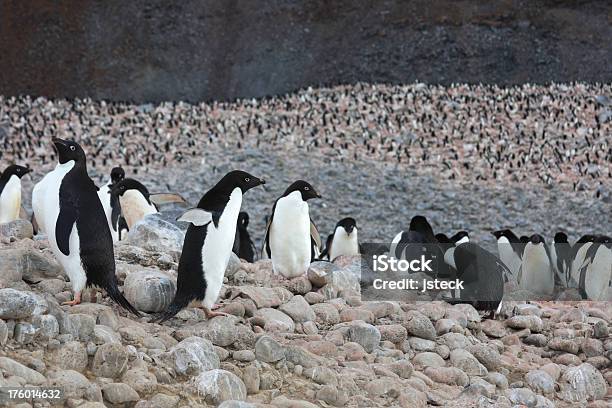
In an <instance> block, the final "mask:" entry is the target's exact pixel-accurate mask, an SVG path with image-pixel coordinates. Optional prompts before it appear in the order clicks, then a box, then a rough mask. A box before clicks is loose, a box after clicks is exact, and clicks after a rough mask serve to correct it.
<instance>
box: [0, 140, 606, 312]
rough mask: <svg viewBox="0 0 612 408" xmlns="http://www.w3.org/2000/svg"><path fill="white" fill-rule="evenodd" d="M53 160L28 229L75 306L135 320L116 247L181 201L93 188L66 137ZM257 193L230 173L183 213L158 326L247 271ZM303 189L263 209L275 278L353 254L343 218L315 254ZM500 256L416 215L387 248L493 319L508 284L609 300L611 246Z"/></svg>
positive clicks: (316, 239) (113, 179)
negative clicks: (33, 229) (109, 307)
mask: <svg viewBox="0 0 612 408" xmlns="http://www.w3.org/2000/svg"><path fill="white" fill-rule="evenodd" d="M52 142H53V147H54V149H55V151H56V155H57V159H58V163H57V165H56V167H55V169H53V170H52V171H51V172H49V173H48V174H46V175H45V176H44V177H43V178H42V180H40V181H39V182H38V183H37V184H36V185H35V186H34V189H33V192H32V209H33V216H32V220H33V224H35V225H37V232H38V233H44V234H46V235H47V238H48V240H49V245H50V247H51V249H52V252H53V254H54V256H55V257H56V258H57V260H58V261H59V263H60V264H61V265H62V267H63V269H64V271H65V273H66V275H67V276H68V278H69V279H70V282H71V285H72V289H73V292H74V299H73V300H72V301H70V302H67V304H68V305H75V304H78V303H80V302H81V296H82V292H83V290H85V288H87V287H97V288H100V289H103V290H105V291H106V293H107V294H108V296H109V297H110V298H111V299H113V300H114V301H115V302H116V303H118V304H119V305H121V306H122V307H123V308H125V309H126V310H128V311H129V312H131V313H132V314H134V315H136V316H140V312H139V311H137V310H136V309H135V308H134V307H133V306H132V305H131V304H130V303H129V302H128V301H127V300H126V299H125V297H124V296H123V294H122V293H121V292H120V290H119V288H118V282H117V278H116V276H115V258H114V249H113V244H114V243H115V242H117V241H119V240H121V239H122V238H123V231H129V230H130V229H131V228H132V227H133V226H134V225H135V224H136V223H138V222H140V221H141V220H143V219H144V218H145V217H146V216H148V215H150V214H155V213H157V212H158V207H157V206H156V200H155V199H154V197H157V202H158V203H168V202H180V203H183V204H184V203H185V200H184V199H183V198H182V197H181V196H180V195H178V194H173V193H160V194H150V193H149V191H148V190H147V188H146V187H145V186H144V185H143V184H142V183H140V182H139V181H137V180H135V179H133V178H126V175H125V171H124V170H123V169H122V168H120V167H115V168H113V169H112V171H111V173H110V180H109V181H108V182H107V183H106V184H104V185H103V186H102V187H100V188H98V187H97V186H96V184H95V183H94V181H93V180H92V179H91V178H90V177H89V174H88V169H87V158H86V155H85V152H84V150H83V148H82V147H81V145H79V144H78V143H76V142H75V141H73V140H64V139H59V138H53V140H52ZM29 172H30V169H29V168H27V167H22V166H16V165H11V166H9V167H8V168H6V169H5V171H4V172H2V174H1V175H0V220H2V222H10V221H12V220H15V219H18V218H20V216H21V215H22V213H23V212H22V211H21V210H20V209H21V184H20V180H21V177H23V176H24V175H25V174H27V173H29ZM263 184H265V181H264V180H263V179H262V178H259V177H257V176H254V175H251V174H249V173H247V172H244V171H240V170H234V171H230V172H228V173H227V174H226V175H225V176H223V177H222V178H221V179H220V180H219V181H218V183H217V184H215V185H214V186H213V187H212V188H210V189H209V190H208V191H207V192H206V193H205V194H204V195H203V196H202V198H201V200H200V201H199V203H198V205H197V206H196V207H194V208H191V209H189V210H187V211H185V212H184V213H183V214H182V215H181V216H180V217H178V218H177V222H181V223H186V224H187V225H188V227H187V231H186V234H185V240H184V244H183V249H182V253H181V256H180V261H179V265H178V277H177V291H176V294H175V297H174V299H173V301H172V302H171V304H170V305H169V307H168V308H167V309H166V310H165V311H163V312H160V313H158V314H157V315H155V316H153V319H152V321H156V322H160V323H161V322H164V321H166V320H168V319H170V318H172V317H173V316H175V315H176V314H177V313H178V312H179V311H180V310H182V309H183V308H185V307H188V306H190V305H193V306H196V307H200V308H202V309H203V310H204V312H205V314H206V316H207V317H209V318H211V317H214V316H217V315H219V313H218V312H214V311H213V309H214V308H215V303H216V301H217V299H218V296H219V293H220V291H221V287H222V284H223V277H224V273H225V269H226V267H227V265H228V262H229V258H230V255H231V253H232V252H234V253H236V254H237V255H238V256H240V257H241V258H243V259H245V260H247V261H249V262H252V261H253V260H254V259H255V253H256V251H255V247H254V245H253V241H252V239H251V237H250V235H249V233H248V230H247V227H248V223H249V217H248V214H247V213H245V212H241V205H242V201H243V196H244V194H245V193H246V192H247V191H249V190H250V189H252V188H256V187H258V186H261V185H263ZM321 198H322V197H321V195H320V194H319V193H318V192H317V191H316V190H315V188H314V187H313V186H312V185H311V184H310V183H308V182H306V181H304V180H298V181H295V182H294V183H292V184H291V185H290V186H289V187H288V188H287V189H286V190H285V191H284V193H283V194H282V195H281V196H280V197H278V198H277V199H276V201H275V202H274V204H273V205H272V209H271V214H270V215H269V217H268V223H267V227H266V230H265V234H264V236H265V238H264V242H263V248H262V251H261V258H262V259H265V258H269V259H270V260H271V263H272V268H273V271H274V273H275V274H277V275H281V276H282V277H284V278H287V279H292V278H295V277H298V276H302V275H304V274H305V273H306V272H307V270H308V268H309V265H310V264H311V262H313V261H316V260H327V261H333V260H334V259H336V258H338V257H340V256H343V255H348V256H354V255H359V254H361V253H362V252H363V249H362V247H361V245H360V243H359V239H358V228H357V222H356V221H355V219H353V218H351V217H347V218H343V219H342V220H340V221H339V222H338V223H337V225H336V226H335V228H334V230H333V232H332V233H331V234H330V235H329V236H328V237H327V239H326V241H325V245H323V243H322V241H321V238H320V235H319V232H318V229H317V227H316V225H315V223H314V222H313V220H312V219H311V216H310V212H309V206H308V202H309V200H312V199H321ZM493 235H494V236H495V238H496V239H497V246H498V252H499V256H496V255H494V254H492V253H491V252H489V251H487V250H485V249H484V248H482V247H481V246H479V245H477V244H475V243H473V242H471V241H470V238H469V233H468V232H467V231H459V232H457V233H455V234H454V235H451V236H450V237H448V236H447V235H446V234H445V233H438V234H435V233H434V230H433V228H432V226H431V225H430V224H429V222H428V221H427V219H426V218H425V217H423V216H421V215H417V216H415V217H413V218H412V219H411V222H410V225H409V228H408V229H407V230H405V231H401V232H399V233H398V234H397V235H396V236H395V237H394V238H393V240H392V241H391V245H390V247H389V253H390V254H392V255H393V256H396V257H397V258H407V257H409V256H413V255H414V254H415V253H414V252H413V251H417V252H418V251H425V252H428V253H429V254H433V255H434V256H436V257H437V259H439V260H442V262H438V267H437V268H436V270H435V271H434V272H433V273H432V277H435V278H441V279H461V280H463V281H464V282H465V283H466V288H464V289H463V290H462V291H461V293H457V292H453V293H451V294H450V296H449V297H447V298H445V299H444V300H447V301H448V302H450V303H470V304H472V305H474V306H475V307H476V308H477V309H478V310H483V311H489V312H494V311H499V307H500V305H501V301H502V298H503V296H504V286H505V284H506V283H507V282H509V281H511V280H514V281H516V282H517V283H518V285H519V287H520V288H522V289H525V290H529V291H531V292H533V293H535V294H537V295H543V296H551V295H552V294H553V292H554V290H555V287H557V286H564V287H573V288H576V289H578V291H579V293H580V294H581V296H582V298H583V299H594V300H609V295H610V286H611V279H612V239H611V238H610V237H608V236H604V235H586V236H584V237H582V238H580V239H579V240H578V242H576V243H575V244H574V245H570V244H569V242H568V239H567V235H566V234H564V233H562V232H559V233H558V234H556V235H555V238H554V240H553V242H552V243H551V244H550V245H549V244H547V243H546V242H545V240H544V238H543V237H542V236H540V235H538V234H533V235H531V236H530V237H526V236H524V237H517V236H516V235H515V234H514V233H513V232H512V231H511V230H499V231H494V232H493Z"/></svg>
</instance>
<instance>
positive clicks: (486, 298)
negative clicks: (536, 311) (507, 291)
mask: <svg viewBox="0 0 612 408" xmlns="http://www.w3.org/2000/svg"><path fill="white" fill-rule="evenodd" d="M447 258H449V259H448V260H449V261H450V263H451V265H452V266H453V267H454V268H455V269H456V277H457V278H458V279H460V280H462V281H463V283H464V285H463V286H464V288H463V290H462V291H460V292H459V293H457V295H456V296H455V298H454V299H448V300H447V299H445V300H447V301H448V302H449V303H451V304H457V303H468V304H471V305H472V306H474V308H476V310H481V311H488V312H490V313H491V314H494V312H496V311H497V312H499V310H500V305H501V301H502V298H503V296H504V282H506V281H507V279H508V275H509V274H510V273H511V272H510V270H509V269H508V268H507V267H506V265H504V264H503V262H501V261H500V260H499V259H498V258H497V257H496V256H495V255H493V254H491V253H490V252H488V251H486V250H484V249H483V248H481V247H480V246H478V245H476V244H473V243H470V242H462V243H460V244H457V246H456V247H455V248H452V252H447Z"/></svg>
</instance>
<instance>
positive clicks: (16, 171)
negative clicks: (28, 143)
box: [0, 164, 30, 224]
mask: <svg viewBox="0 0 612 408" xmlns="http://www.w3.org/2000/svg"><path fill="white" fill-rule="evenodd" d="M29 172H30V169H29V168H27V167H23V166H18V165H16V164H13V165H10V166H8V167H7V168H6V169H5V170H4V172H2V175H0V224H3V223H6V222H11V221H15V220H16V219H18V218H19V216H20V211H21V178H22V177H23V176H25V175H26V174H28V173H29Z"/></svg>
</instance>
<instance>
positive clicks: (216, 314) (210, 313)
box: [202, 307, 229, 320]
mask: <svg viewBox="0 0 612 408" xmlns="http://www.w3.org/2000/svg"><path fill="white" fill-rule="evenodd" d="M202 309H203V310H204V314H205V315H206V318H207V319H209V320H210V319H212V318H213V317H219V316H229V314H227V313H223V312H213V311H211V310H209V309H208V308H206V307H203V308H202Z"/></svg>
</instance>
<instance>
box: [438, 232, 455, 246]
mask: <svg viewBox="0 0 612 408" xmlns="http://www.w3.org/2000/svg"><path fill="white" fill-rule="evenodd" d="M436 240H437V241H438V242H439V243H440V244H452V243H453V241H451V240H450V238H449V237H447V236H446V234H442V233H439V234H436Z"/></svg>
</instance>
